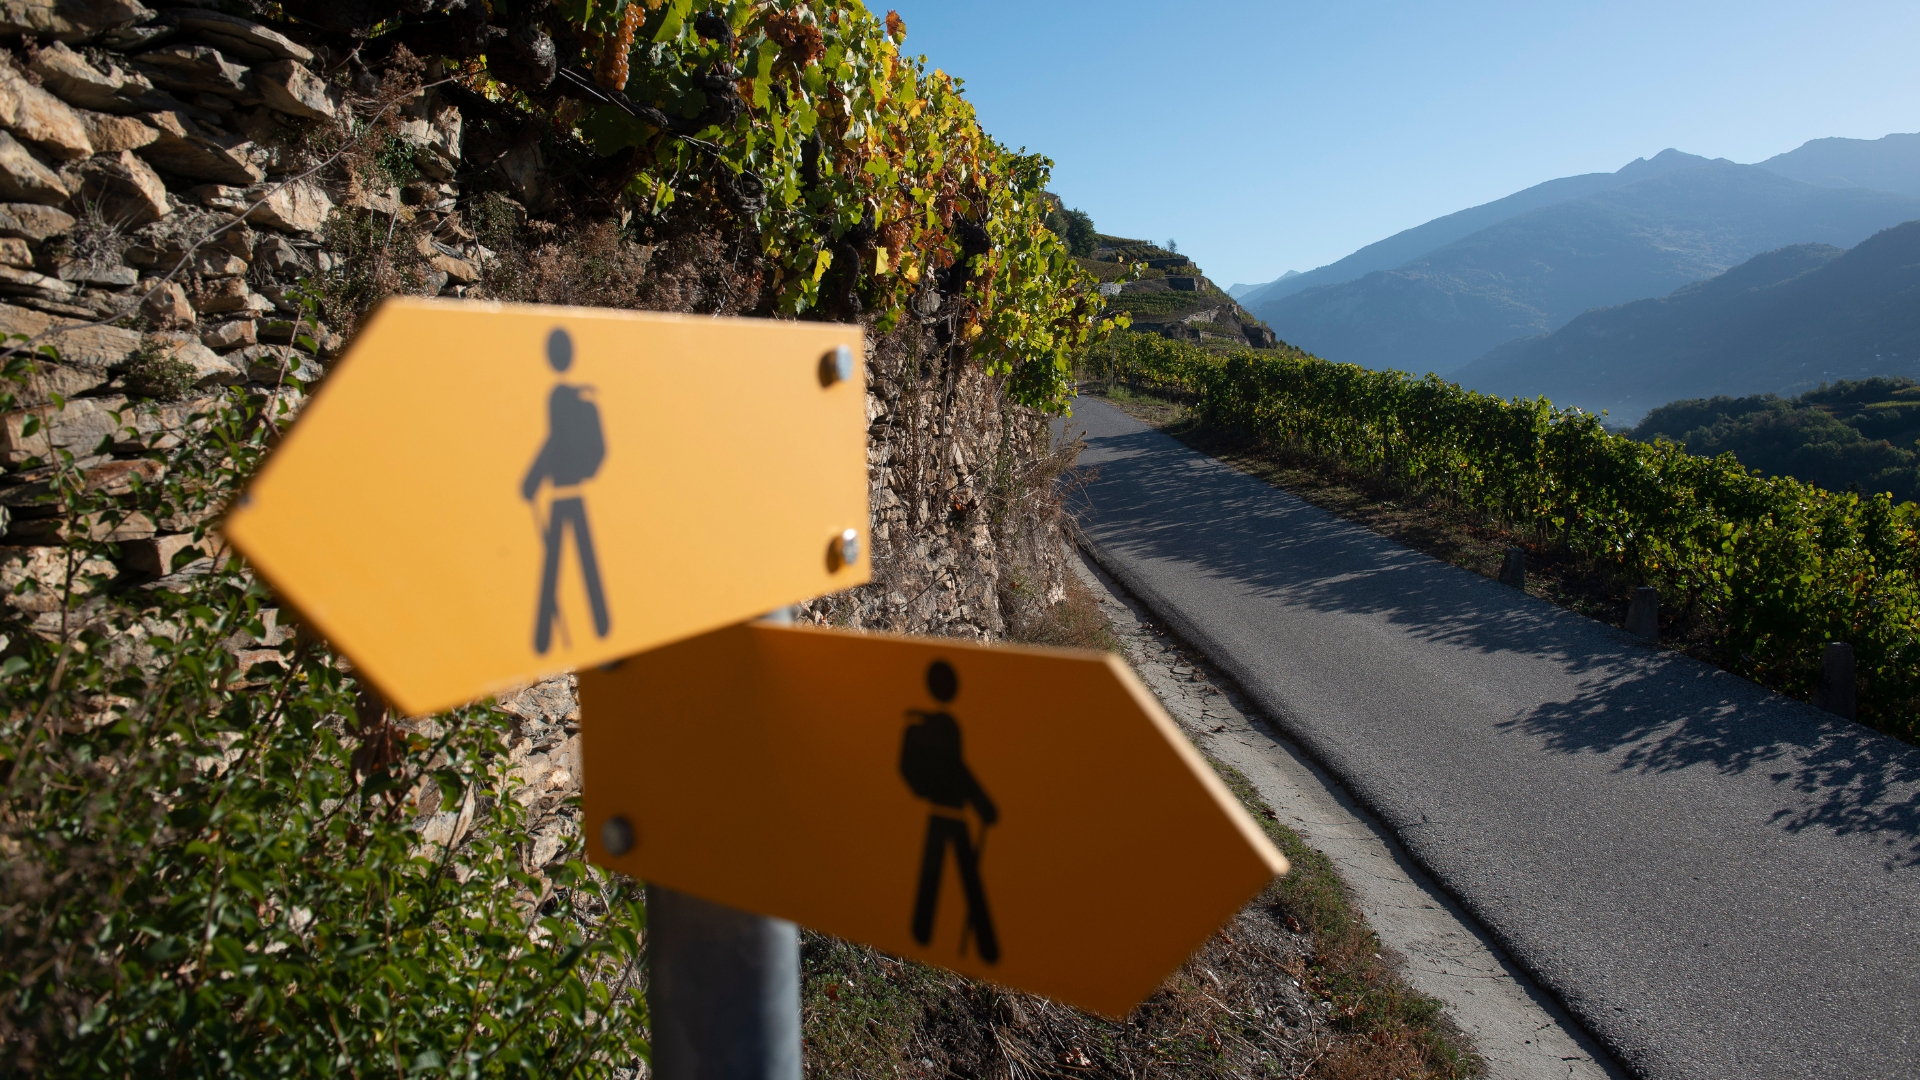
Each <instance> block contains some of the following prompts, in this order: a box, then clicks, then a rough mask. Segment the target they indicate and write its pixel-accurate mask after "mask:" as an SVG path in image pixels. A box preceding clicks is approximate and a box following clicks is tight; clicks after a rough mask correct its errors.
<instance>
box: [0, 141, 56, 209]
mask: <svg viewBox="0 0 1920 1080" xmlns="http://www.w3.org/2000/svg"><path fill="white" fill-rule="evenodd" d="M71 194H72V193H71V192H69V191H68V190H67V185H66V182H65V181H63V180H61V179H60V176H59V174H58V173H55V172H54V171H53V170H52V169H49V168H47V167H46V166H45V165H43V164H41V163H40V160H39V159H38V158H36V157H34V156H33V154H32V152H30V151H29V150H28V149H27V148H26V147H25V146H22V145H20V142H19V140H17V139H15V138H14V137H13V136H12V135H9V134H8V133H6V132H4V131H0V198H5V199H8V200H12V201H17V202H36V203H49V204H58V203H63V202H66V201H67V198H68V196H69V195H71Z"/></svg>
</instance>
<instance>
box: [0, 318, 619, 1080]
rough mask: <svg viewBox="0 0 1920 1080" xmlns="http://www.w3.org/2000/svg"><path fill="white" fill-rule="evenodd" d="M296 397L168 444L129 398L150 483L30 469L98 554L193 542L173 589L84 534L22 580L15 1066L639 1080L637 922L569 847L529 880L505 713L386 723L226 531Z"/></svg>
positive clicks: (11, 929)
mask: <svg viewBox="0 0 1920 1080" xmlns="http://www.w3.org/2000/svg"><path fill="white" fill-rule="evenodd" d="M31 363H33V361H32V360H30V359H28V358H27V357H25V356H15V357H14V358H13V359H12V360H11V361H10V363H9V366H8V369H7V371H6V375H7V377H8V379H9V380H10V382H9V383H8V384H7V385H9V386H11V387H16V388H17V387H18V386H20V385H21V384H22V383H23V382H24V381H25V379H26V377H27V375H28V368H29V365H30V364H31ZM11 398H13V394H11V393H0V410H4V409H11V408H13V407H14V401H13V400H9V399H11ZM297 401H298V397H297V392H296V391H282V392H279V393H275V394H263V393H260V392H248V391H242V390H231V391H227V392H225V394H224V395H223V396H221V397H218V398H216V399H214V403H213V404H212V406H211V407H209V408H206V409H205V410H204V411H202V412H200V413H198V414H197V415H195V416H194V417H193V418H192V419H191V421H189V424H190V426H191V427H192V428H193V429H194V431H193V437H191V438H187V439H185V440H181V441H180V442H179V445H177V446H174V447H173V448H171V449H164V450H162V449H158V447H159V446H162V445H165V444H164V443H163V442H161V441H160V440H161V439H162V438H163V435H164V433H153V432H154V427H155V425H157V424H158V423H159V420H160V417H161V414H160V412H159V411H158V410H155V409H153V408H152V407H151V406H148V407H147V409H148V410H150V411H148V412H147V413H146V414H145V415H139V414H137V413H136V411H135V409H134V408H133V407H129V408H128V410H127V411H126V412H125V413H123V414H122V416H121V421H122V423H123V424H124V425H125V428H126V429H127V430H126V431H123V433H122V437H123V438H131V437H133V436H132V435H131V434H129V433H128V432H129V431H132V430H144V431H147V432H150V433H153V434H150V435H149V439H150V440H151V445H154V446H155V447H156V449H154V450H153V451H152V452H150V453H148V454H147V455H146V461H147V463H148V464H147V466H146V467H145V471H140V470H136V471H134V472H132V473H131V474H126V473H124V472H123V473H121V474H120V475H131V476H132V478H133V479H132V484H131V490H125V489H123V488H118V487H115V486H114V485H111V484H108V483H105V482H104V481H103V475H102V474H101V473H100V472H99V470H98V469H95V470H88V469H85V468H82V467H79V466H78V465H77V464H76V459H75V457H74V456H73V455H72V454H69V453H66V452H64V451H62V452H57V453H56V454H55V455H54V456H53V457H52V458H50V459H49V460H47V461H44V462H34V461H29V462H26V463H25V465H24V468H27V469H29V470H31V469H35V468H36V467H37V468H38V470H39V475H41V476H42V477H43V478H44V483H45V485H46V494H45V496H44V499H45V501H46V502H48V503H51V504H53V505H54V506H55V507H57V508H58V509H59V510H60V511H61V512H63V513H65V514H68V515H70V516H71V517H72V519H73V520H76V521H89V522H93V523H95V524H96V526H97V527H96V528H95V529H94V530H93V532H94V534H95V535H109V534H110V533H111V530H112V529H113V528H114V527H116V526H119V525H122V524H125V523H127V522H128V521H129V520H131V519H132V517H133V515H135V514H144V515H146V516H147V517H149V518H151V519H152V520H153V521H156V522H160V523H162V526H163V528H186V527H191V528H192V529H193V532H192V537H193V539H194V540H195V541H196V543H197V547H194V548H188V549H187V550H186V551H184V552H182V553H180V554H179V555H178V556H177V557H176V558H175V559H174V560H172V563H173V565H170V566H167V567H163V568H156V569H160V570H163V571H172V573H170V574H168V575H167V576H164V577H161V578H160V579H159V580H158V581H152V580H132V578H131V575H118V576H117V575H116V572H115V569H114V562H113V561H112V560H113V558H114V557H116V556H120V555H123V554H125V553H124V552H123V551H121V550H120V547H119V545H117V544H114V543H111V542H108V541H105V540H97V541H95V540H87V539H85V537H84V536H82V537H81V538H78V539H76V540H74V541H73V542H72V544H71V546H69V547H67V548H65V549H12V550H13V552H14V553H15V555H16V556H18V554H19V553H20V552H23V551H24V552H26V553H27V555H26V557H25V561H24V562H22V561H20V559H19V558H16V559H14V560H13V561H10V562H8V563H7V564H6V569H7V572H8V577H7V578H6V579H5V580H7V581H8V582H9V583H10V584H11V585H12V595H11V597H10V602H9V604H7V605H6V606H4V607H0V635H4V637H0V641H4V643H5V645H4V650H5V656H6V659H5V661H4V666H0V705H4V709H5V714H4V719H0V784H4V787H3V788H0V867H4V869H0V1046H3V1047H5V1052H4V1053H0V1075H33V1076H158V1075H169V1076H171V1075H182V1076H203V1075H204V1076H211V1075H216V1074H218V1075H240V1076H368V1075H389V1076H391V1075H415V1074H431V1075H449V1076H515V1075H528V1076H531V1075H587V1076H606V1075H612V1074H613V1073H615V1072H616V1071H624V1072H625V1074H626V1075H631V1070H632V1069H633V1067H634V1066H635V1065H636V1063H637V1062H638V1061H639V1060H640V1059H642V1058H644V1057H645V1055H646V1052H647V1050H646V1043H645V1041H644V1039H645V1013H644V1004H643V998H642V996H641V994H640V989H639V987H638V986H637V983H636V980H637V979H638V978H639V977H640V972H639V969H638V956H639V935H640V933H641V928H642V925H643V921H644V911H643V909H642V908H641V906H640V903H639V899H638V897H637V895H636V894H635V893H634V892H633V886H632V885H631V884H628V883H623V882H617V881H616V880H614V879H611V878H609V877H607V876H604V875H601V874H599V873H597V872H596V871H593V870H591V869H590V868H588V867H587V866H586V865H585V864H584V863H583V862H581V861H580V858H579V855H580V851H579V845H578V841H577V839H576V840H574V841H573V850H572V852H571V855H572V858H571V859H570V860H568V861H566V862H564V863H563V864H561V865H559V866H558V867H557V868H552V869H548V870H546V871H544V872H542V871H540V870H538V869H537V868H531V867H529V866H528V865H527V863H528V861H529V852H528V851H527V848H528V845H529V841H530V838H529V837H528V836H527V834H526V825H527V822H526V821H525V817H526V813H525V811H524V810H523V809H522V807H521V804H520V803H519V802H517V801H516V799H515V797H514V796H515V794H516V791H517V789H518V787H519V784H518V781H517V780H515V779H514V778H513V776H512V775H511V773H510V771H509V769H508V764H507V761H508V759H507V753H506V745H505V744H506V740H507V738H508V736H509V734H510V732H511V730H512V728H511V723H512V719H511V717H509V716H508V715H507V714H505V713H503V712H501V711H500V710H498V709H496V708H492V707H490V706H474V707H470V708H465V709H461V710H458V711H456V712H453V713H450V714H447V715H445V716H440V717H435V718H432V719H431V720H427V721H421V722H418V723H403V722H397V721H394V720H391V719H389V718H387V717H386V716H385V715H384V713H383V712H382V711H381V710H379V709H378V708H368V707H366V705H365V703H364V701H363V700H362V699H360V698H359V697H358V695H359V690H358V688H357V687H356V685H355V683H354V680H353V677H352V674H351V671H350V670H349V669H348V666H347V665H346V663H345V662H344V661H343V660H342V659H341V658H340V657H338V656H337V655H335V654H333V653H332V652H330V651H329V650H328V649H327V648H326V647H325V646H324V645H323V644H321V643H319V642H318V641H315V640H312V639H311V638H309V637H307V636H305V635H299V634H295V635H291V636H289V635H287V634H285V633H284V631H276V630H275V629H274V628H273V626H272V619H271V618H270V617H269V611H270V605H271V600H270V598H269V597H268V595H267V593H266V591H265V590H264V588H263V587H262V586H261V585H260V584H259V583H258V582H257V581H255V580H254V579H253V578H252V576H251V575H250V574H248V573H247V572H246V571H245V569H244V568H243V567H242V566H241V565H240V563H239V561H238V560H237V559H234V558H231V557H228V556H226V555H224V554H220V553H218V550H217V549H218V543H219V542H218V539H217V537H216V536H215V534H213V532H212V531H211V521H212V515H214V514H215V513H217V512H218V511H219V510H220V509H221V508H222V507H223V506H224V505H225V504H226V502H227V501H228V500H229V499H231V498H232V497H233V496H234V494H235V492H236V491H237V490H238V485H239V483H240V481H241V480H242V479H243V478H244V477H245V476H247V475H248V474H249V473H250V472H251V471H252V469H253V467H254V466H255V464H256V463H257V462H258V461H259V460H260V457H261V455H262V453H263V452H264V448H265V447H266V446H267V444H268V442H269V440H270V439H271V438H272V437H273V436H274V434H275V433H276V431H277V430H278V429H279V428H280V427H281V426H282V425H284V424H285V423H286V422H287V421H288V420H289V418H290V410H291V409H292V408H293V407H294V406H295V404H296V403H297ZM59 408H60V407H59V405H58V404H57V403H56V404H55V405H51V406H47V407H45V408H44V409H43V410H40V411H41V412H42V413H43V414H44V415H43V416H42V417H41V418H40V420H39V421H38V422H39V423H42V424H44V423H47V422H49V421H51V420H53V419H55V418H56V417H57V414H58V412H59ZM168 441H171V440H168ZM115 491H121V492H122V493H121V494H113V492H115ZM189 523H197V524H193V525H191V526H189ZM369 542H370V543H378V542H379V539H378V537H377V536H375V535H371V534H370V535H369ZM49 552H51V553H53V554H52V555H51V556H50V557H49V556H46V555H45V554H44V553H49ZM207 552H213V553H214V554H212V555H208V554H206V553H207ZM35 553H41V555H42V558H43V559H44V561H41V562H36V561H35V558H34V556H35ZM282 638H284V639H285V640H281V639H282ZM356 704H359V706H360V707H359V708H358V709H356Z"/></svg>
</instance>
